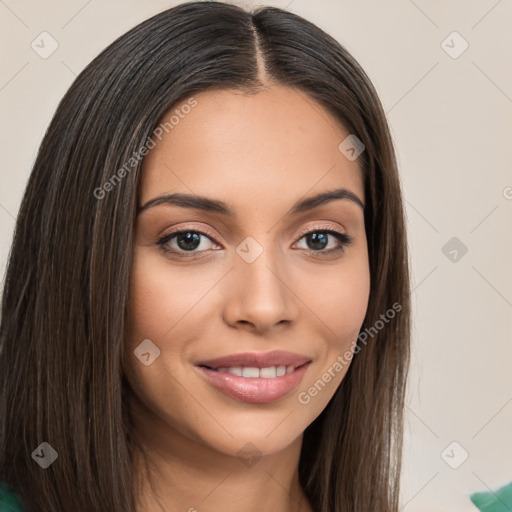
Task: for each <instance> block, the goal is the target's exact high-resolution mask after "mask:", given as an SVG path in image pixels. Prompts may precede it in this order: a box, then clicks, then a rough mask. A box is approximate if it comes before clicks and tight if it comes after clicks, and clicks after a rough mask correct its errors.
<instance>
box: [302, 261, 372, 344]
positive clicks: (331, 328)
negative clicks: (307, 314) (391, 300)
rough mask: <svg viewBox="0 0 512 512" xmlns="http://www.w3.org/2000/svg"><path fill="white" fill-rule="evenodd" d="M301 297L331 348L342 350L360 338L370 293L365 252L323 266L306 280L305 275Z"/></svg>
mask: <svg viewBox="0 0 512 512" xmlns="http://www.w3.org/2000/svg"><path fill="white" fill-rule="evenodd" d="M300 282H301V283H302V284H301V291H300V295H299V296H300V297H304V302H305V304H306V305H307V307H308V309H309V310H310V311H311V313H312V316H313V317H316V318H317V319H319V320H320V321H321V323H320V328H321V329H322V331H323V336H322V337H323V338H324V339H325V340H326V341H328V344H329V346H330V347H329V348H337V349H340V348H343V347H344V346H345V345H346V344H347V343H348V344H350V342H351V341H353V340H355V338H357V335H358V334H359V330H360V328H361V325H362V323H363V321H364V317H365V315H366V310H367V307H368V301H369V294H370V271H369V265H368V259H367V254H366V252H365V251H358V252H357V253H355V252H354V253H352V254H351V256H350V258H347V259H345V260H343V261H342V262H341V263H340V264H339V265H337V266H333V267H323V268H320V269H319V270H317V271H316V272H315V274H314V275H313V276H311V275H308V278H307V280H305V279H304V276H302V278H301V281H300Z"/></svg>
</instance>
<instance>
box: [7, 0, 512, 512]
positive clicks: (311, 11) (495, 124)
mask: <svg viewBox="0 0 512 512" xmlns="http://www.w3.org/2000/svg"><path fill="white" fill-rule="evenodd" d="M177 3H178V2H174V1H169V0H165V1H164V0H153V1H152V2H142V1H135V0H101V1H100V0H89V1H87V0H66V1H64V0H60V1H58V0H46V1H44V2H34V1H32V2H31V1H28V0H0V48H1V50H0V51H1V52H2V53H1V55H2V58H1V68H0V108H1V113H2V117H1V123H0V130H1V133H0V145H1V152H0V155H1V160H2V165H1V171H0V265H1V271H2V276H3V272H4V268H5V264H6V261H7V257H8V251H9V247H10V243H11V237H12V233H13V228H14V222H15V217H16V215H17V212H18V208H19V205H20V201H21V197H22V193H23V190H24V187H25V185H26V182H27V179H28V176H29V173H30V169H31V166H32V164H33V162H34V158H35V155H36V151H37V148H38V146H39V143H40V142H41V139H42V136H43V134H44V131H45V129H46V127H47V125H48V124H49V122H50V119H51V117H52V115H53V113H54V111H55V108H56V106H57V103H58V101H59V100H60V99H61V98H62V96H63V95H64V93H65V92H66V90H67V89H68V87H69V86H70V84H71V83H72V81H73V80H74V78H75V76H76V75H77V74H78V73H79V72H80V71H81V70H82V69H83V68H84V67H85V66H86V65H87V64H88V63H89V62H90V61H91V60H92V59H93V58H94V57H95V56H96V55H97V54H98V53H99V52H100V51H101V50H103V49H104V48H105V47H106V46H107V45H108V44H109V43H111V42H112V41H113V40H114V39H115V38H117V37H118V36H119V35H121V34H122V33H124V32H125V31H127V30H128V29H130V28H132V27H133V26H134V25H136V24H137V23H139V22H141V21H142V20H144V19H146V18H148V17H150V16H151V15H153V14H156V13H158V12H160V11H162V10H164V9H166V8H169V7H172V6H173V5H176V4H177ZM259 3H262V4H266V5H275V6H278V7H286V8H288V9H289V10H291V11H292V12H295V13H297V14H299V15H301V16H303V17H305V18H307V19H309V20H310V21H312V22H314V23H316V24H317V25H318V26H320V27H321V28H322V29H324V30H326V31H327V32H328V33H330V34H331V35H333V36H334V37H335V38H336V39H337V40H338V41H339V42H340V43H341V44H343V45H344V46H345V47H346V48H347V49H348V50H349V51H350V52H351V53H352V54H353V55H354V57H355V58H356V59H357V60H358V61H359V62H360V64H361V65H362V66H363V68H364V69H365V71H366V72H367V74H368V75H369V76H370V78H371V80H372V81H373V83H374V85H375V87H376V89H377V91H378V94H379V96H380V98H381V101H382V103H383V105H384V108H385V110H386V112H387V115H388V120H389V123H390V125H391V130H392V135H393V137H394V141H395V145H396V149H397V153H398V159H399V166H400V172H401V179H402V184H403V193H404V197H405V200H406V207H407V219H408V229H409V247H410V252H411V256H410V258H411V269H412V286H413V289H414V291H413V306H414V331H413V364H412V369H411V375H410V380H409V393H408V399H407V403H408V405H407V432H406V443H405V459H404V464H405V467H404V473H403V486H402V510H404V511H406V512H432V511H446V512H464V511H467V512H470V511H473V512H475V511H476V508H475V507H474V506H473V505H472V503H471V502H470V501H469V498H468V495H469V494H470V493H472V492H475V491H485V490H488V489H496V488H498V487H499V486H501V485H503V484H505V483H508V482H510V481H512V436H511V435H510V434H511V432H512V386H511V380H512V378H511V373H512V372H511V363H512V344H511V334H510V330H511V318H512V271H511V263H512V172H511V162H512V144H511V135H512V71H511V66H510V64H511V63H512V55H511V53H512V31H511V30H510V27H511V26H512V2H511V1H510V0H498V1H497V0H485V1H484V0H482V1H465V2H463V1H450V2H442V1H441V0H439V1H433V0H429V1H420V0H414V1H413V0H391V1H387V2H377V1H373V2H371V1H368V0H359V1H357V0H346V1H340V0H338V1H336V0H321V1H313V0H292V1H290V0H275V1H268V2H265V1H262V2H253V3H250V2H245V3H244V4H243V5H246V6H250V5H254V4H259ZM454 31H455V32H457V34H453V32H454ZM42 32H48V33H49V34H51V37H53V38H54V39H55V40H56V41H57V43H58V48H57V50H56V51H55V52H54V53H53V54H52V55H51V56H49V57H48V58H46V59H43V58H42V57H41V56H40V55H39V54H38V53H36V51H34V50H33V49H32V47H31V43H32V42H33V41H34V40H35V41H36V43H37V42H38V41H40V36H39V35H40V34H41V33H42ZM43 37H48V36H43ZM38 38H39V39H38ZM47 41H49V39H47ZM443 41H444V42H443ZM39 44H40V45H41V43H39ZM466 44H467V45H468V47H467V49H466V50H465V51H463V52H462V53H461V51H462V50H463V49H464V48H465V46H466ZM46 48H49V46H48V44H46ZM459 54H460V55H459ZM454 237H455V239H454V240H452V239H453V238H454ZM446 244H448V245H446ZM465 251H467V252H465ZM454 442H455V443H456V444H452V443H454ZM466 452H467V459H466V460H464V457H466Z"/></svg>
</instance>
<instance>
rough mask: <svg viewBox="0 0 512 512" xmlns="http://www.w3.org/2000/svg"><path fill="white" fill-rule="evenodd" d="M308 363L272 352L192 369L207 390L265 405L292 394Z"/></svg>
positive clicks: (218, 360)
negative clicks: (206, 384) (202, 378)
mask: <svg viewBox="0 0 512 512" xmlns="http://www.w3.org/2000/svg"><path fill="white" fill-rule="evenodd" d="M310 363H311V359H310V358H309V357H307V356H303V355H299V354H294V353H291V352H282V351H273V352H269V353H264V354H258V353H246V354H233V355H230V356H226V357H221V358H216V359H211V360H206V361H200V362H198V363H196V368H197V369H198V370H199V372H200V374H201V375H202V376H203V377H204V378H205V379H206V381H207V382H208V383H209V384H210V385H211V386H213V387H214V388H215V389H217V390H218V391H220V392H222V393H223V394H225V395H227V396H229V397H231V398H234V399H235V400H239V401H243V402H250V403H269V402H274V401H276V400H279V399H281V398H283V397H285V396H286V395H288V394H289V393H290V392H291V391H293V389H295V388H296V387H297V386H298V385H299V383H300V382H301V380H302V378H303V377H304V374H305V373H306V371H307V368H308V366H309V364H310Z"/></svg>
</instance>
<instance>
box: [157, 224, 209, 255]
mask: <svg viewBox="0 0 512 512" xmlns="http://www.w3.org/2000/svg"><path fill="white" fill-rule="evenodd" d="M211 237H212V234H210V233H206V232H204V231H201V230H197V229H182V230H178V231H173V232H172V233H168V234H166V235H164V236H162V237H161V238H159V239H158V241H157V245H158V246H159V247H160V249H161V250H162V251H164V253H167V254H172V255H173V256H177V257H178V258H195V257H197V253H200V252H204V251H207V250H208V249H213V248H215V247H217V246H216V245H215V244H214V243H213V241H212V240H211ZM212 245H213V246H214V247H212Z"/></svg>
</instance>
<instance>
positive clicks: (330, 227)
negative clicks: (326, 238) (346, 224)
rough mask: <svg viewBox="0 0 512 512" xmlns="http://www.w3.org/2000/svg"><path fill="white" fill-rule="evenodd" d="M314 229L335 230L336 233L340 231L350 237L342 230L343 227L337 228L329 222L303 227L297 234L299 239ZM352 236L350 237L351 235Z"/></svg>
mask: <svg viewBox="0 0 512 512" xmlns="http://www.w3.org/2000/svg"><path fill="white" fill-rule="evenodd" d="M312 231H335V232H336V233H339V234H340V235H346V236H347V237H348V234H347V233H345V232H343V231H341V229H339V228H336V227H335V226H333V225H328V224H323V225H320V224H315V225H313V226H309V227H307V228H304V229H301V230H300V231H299V233H298V235H297V237H298V238H297V239H298V240H300V239H301V238H302V237H303V236H304V235H307V234H308V233H311V232H312ZM349 238H350V237H349Z"/></svg>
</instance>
